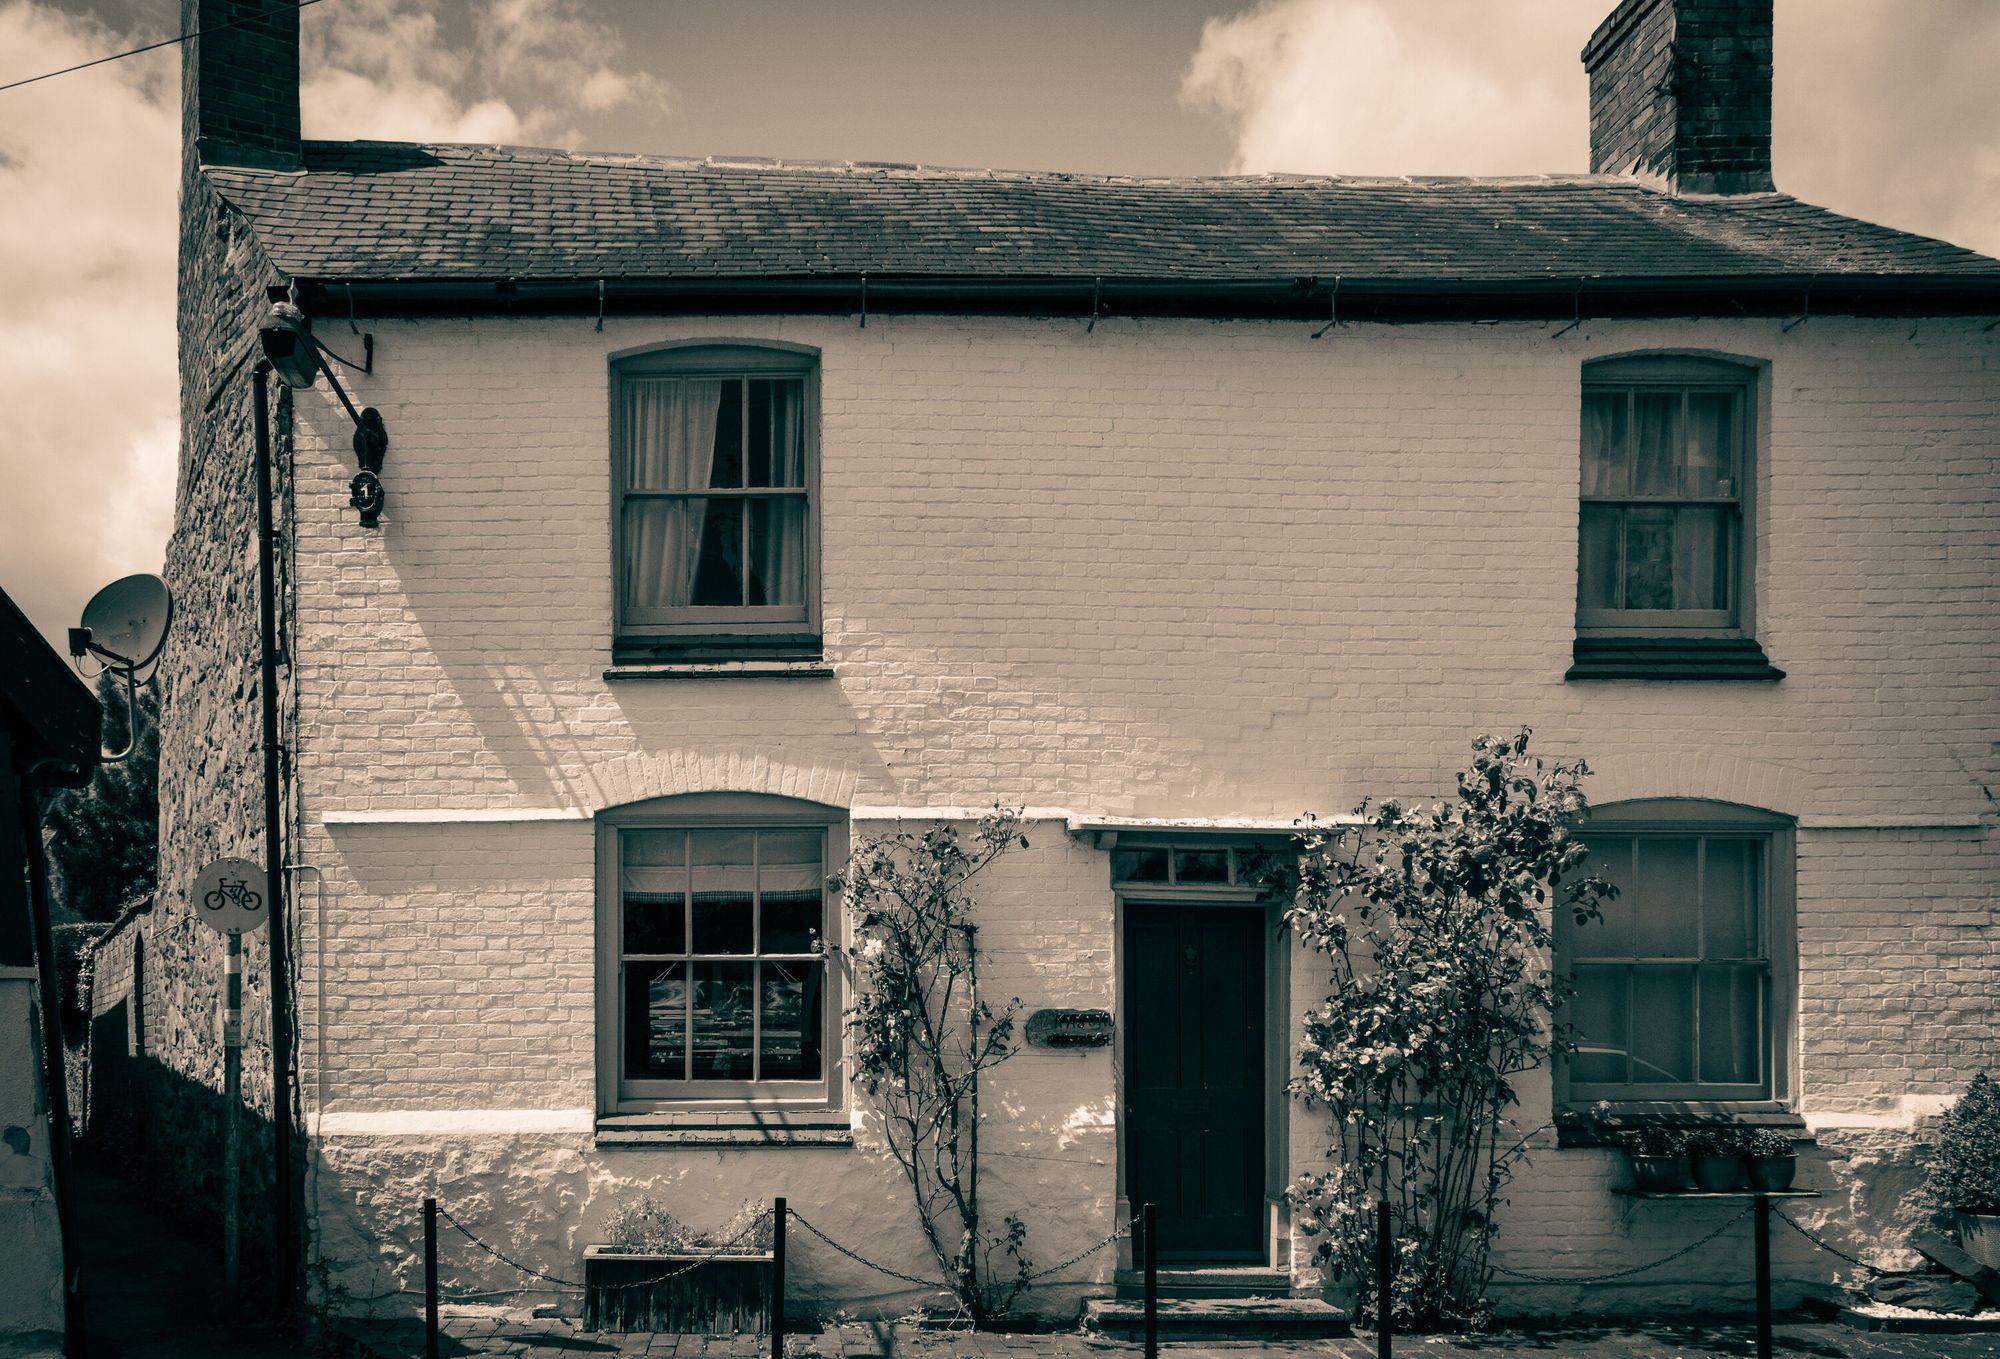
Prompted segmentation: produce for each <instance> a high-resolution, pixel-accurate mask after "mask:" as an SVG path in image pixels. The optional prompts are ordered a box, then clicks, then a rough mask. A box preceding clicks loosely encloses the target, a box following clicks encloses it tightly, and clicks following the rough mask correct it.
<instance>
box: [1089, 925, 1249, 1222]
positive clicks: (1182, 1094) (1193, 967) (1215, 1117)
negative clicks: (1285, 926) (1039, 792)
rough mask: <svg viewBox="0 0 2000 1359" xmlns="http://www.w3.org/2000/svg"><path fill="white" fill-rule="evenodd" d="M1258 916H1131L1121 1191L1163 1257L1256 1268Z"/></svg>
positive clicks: (1127, 949)
mask: <svg viewBox="0 0 2000 1359" xmlns="http://www.w3.org/2000/svg"><path fill="white" fill-rule="evenodd" d="M1264 928H1265V926H1264V912H1263V911H1261V910H1259V909H1257V908H1255V907H1243V906H1235V907H1225V906H1145V905H1138V904H1128V905H1127V906H1126V908H1125V967H1126V974H1125V975H1126V982H1127V990H1126V994H1125V1107H1124V1116H1125V1167H1126V1173H1125V1191H1126V1198H1127V1200H1128V1202H1130V1203H1131V1205H1132V1207H1133V1211H1134V1212H1135V1213H1136V1212H1137V1211H1138V1208H1139V1205H1141V1204H1144V1203H1151V1204H1153V1205H1154V1206H1155V1208H1156V1211H1157V1212H1158V1214H1159V1224H1160V1255H1161V1256H1162V1257H1163V1258H1171V1259H1175V1260H1181V1261H1186V1260H1215V1261H1224V1260H1260V1259H1262V1258H1263V1254H1264V1242H1263V1216H1264Z"/></svg>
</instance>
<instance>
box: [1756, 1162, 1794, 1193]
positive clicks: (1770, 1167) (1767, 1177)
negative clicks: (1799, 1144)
mask: <svg viewBox="0 0 2000 1359" xmlns="http://www.w3.org/2000/svg"><path fill="white" fill-rule="evenodd" d="M1744 1163H1745V1165H1747V1166H1748V1167H1749V1170H1750V1187H1751V1188H1752V1189H1755V1190H1758V1191H1759V1192H1761V1193H1766V1194H1782V1193H1783V1192H1784V1191H1785V1190H1787V1189H1790V1188H1791V1187H1792V1181H1793V1180H1794V1179H1795V1178H1797V1176H1798V1173H1799V1158H1798V1157H1797V1156H1795V1155H1794V1156H1748V1157H1745V1158H1744Z"/></svg>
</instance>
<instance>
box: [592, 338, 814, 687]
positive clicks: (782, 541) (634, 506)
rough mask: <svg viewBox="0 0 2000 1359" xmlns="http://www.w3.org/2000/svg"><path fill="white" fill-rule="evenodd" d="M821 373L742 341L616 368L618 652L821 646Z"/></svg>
mask: <svg viewBox="0 0 2000 1359" xmlns="http://www.w3.org/2000/svg"><path fill="white" fill-rule="evenodd" d="M816 371H817V370H816V366H815V364H814V361H813V358H812V356H811V355H810V354H802V353H798V352H794V351H792V350H789V349H766V348H759V347H753V346H749V345H733V344H732V345H703V346H694V347H683V348H670V349H667V350H663V351H657V352H654V353H649V354H644V355H639V356H636V357H633V358H628V359H624V360H620V361H619V362H618V363H617V364H616V365H615V366H614V369H613V379H614V380H613V384H612V386H613V441H614V445H615V449H614V459H613V462H614V483H615V488H616V497H617V505H616V515H617V522H616V525H615V531H614V535H613V536H614V539H615V542H616V544H617V595H618V642H619V649H620V650H622V651H626V652H633V651H641V652H643V651H648V650H650V651H652V652H654V653H663V652H664V653H672V652H676V651H680V652H685V651H689V650H693V651H700V650H705V649H720V650H722V651H725V652H735V653H739V654H740V653H743V652H746V651H748V652H752V653H758V654H765V653H768V654H774V655H777V654H793V653H795V652H796V651H797V649H799V648H801V647H816V645H817V633H818V612H819V595H818V589H819V587H818V542H819V534H818V525H817V524H816V522H815V519H814V506H815V481H816V471H817V468H816V455H817V446H818V437H817V436H818V403H817V400H816V382H815V376H816Z"/></svg>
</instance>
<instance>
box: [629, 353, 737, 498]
mask: <svg viewBox="0 0 2000 1359" xmlns="http://www.w3.org/2000/svg"><path fill="white" fill-rule="evenodd" d="M722 388H723V384H722V383H720V382H713V381H698V380H694V379H678V378H667V379H657V378H656V379H645V378H635V379H632V380H630V381H628V382H626V383H625V385H624V389H623V390H624V393H625V401H624V409H623V412H622V414H623V416H624V436H625V450H624V451H625V488H626V489H627V490H633V491H640V490H644V491H685V490H698V489H700V488H701V487H704V486H708V485H710V484H711V483H712V481H713V476H714V472H713V464H714V460H715V447H716V440H717V422H718V417H719V415H720V413H721V408H722V406H723V405H724V401H723V395H722Z"/></svg>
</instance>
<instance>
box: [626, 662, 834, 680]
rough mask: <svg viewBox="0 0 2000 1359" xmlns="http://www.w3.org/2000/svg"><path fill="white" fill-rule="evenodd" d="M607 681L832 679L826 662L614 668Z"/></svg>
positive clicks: (698, 664) (657, 665) (677, 664)
mask: <svg viewBox="0 0 2000 1359" xmlns="http://www.w3.org/2000/svg"><path fill="white" fill-rule="evenodd" d="M604 678H605V679H607V680H660V679H832V678H833V667H832V666H830V665H828V664H827V663H826V662H824V661H684V662H679V663H670V662H661V663H658V664H651V663H649V664H632V665H614V666H612V667H611V668H610V669H609V670H606V671H605V672H604Z"/></svg>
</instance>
